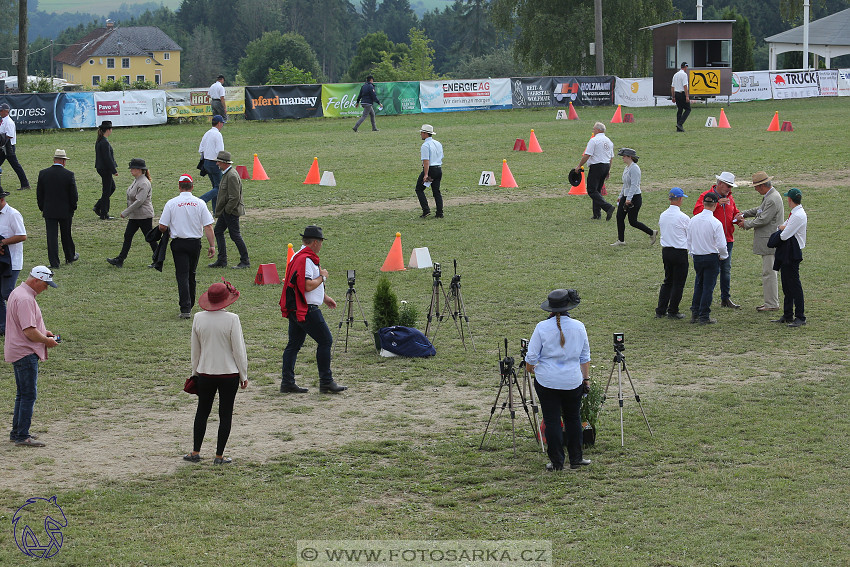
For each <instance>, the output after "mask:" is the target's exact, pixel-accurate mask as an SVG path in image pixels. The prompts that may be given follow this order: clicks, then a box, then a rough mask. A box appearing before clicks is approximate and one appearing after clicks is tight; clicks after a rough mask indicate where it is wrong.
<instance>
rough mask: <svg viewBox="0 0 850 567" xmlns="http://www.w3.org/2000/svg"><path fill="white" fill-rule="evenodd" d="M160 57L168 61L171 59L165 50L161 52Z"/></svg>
mask: <svg viewBox="0 0 850 567" xmlns="http://www.w3.org/2000/svg"><path fill="white" fill-rule="evenodd" d="M162 58H163V60H165V61H168V60H169V59H171V54H170V53H169V52H167V51H166V52H164V53H163V54H162Z"/></svg>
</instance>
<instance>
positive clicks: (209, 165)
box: [201, 159, 224, 213]
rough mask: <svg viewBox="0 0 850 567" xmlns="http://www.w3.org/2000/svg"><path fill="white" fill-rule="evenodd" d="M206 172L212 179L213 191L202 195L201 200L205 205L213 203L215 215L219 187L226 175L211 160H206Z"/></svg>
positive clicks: (216, 163)
mask: <svg viewBox="0 0 850 567" xmlns="http://www.w3.org/2000/svg"><path fill="white" fill-rule="evenodd" d="M204 170H206V172H207V177H209V178H210V183H212V189H210V190H209V191H207V192H206V193H204V194H203V195H201V200H202V201H203V202H204V203H209V202H210V201H212V210H213V213H215V202H216V200H217V199H218V186H219V185H220V184H221V178H222V177H223V176H224V173H223V172H222V171H221V169H219V167H218V162H216V161H214V160H211V159H205V160H204Z"/></svg>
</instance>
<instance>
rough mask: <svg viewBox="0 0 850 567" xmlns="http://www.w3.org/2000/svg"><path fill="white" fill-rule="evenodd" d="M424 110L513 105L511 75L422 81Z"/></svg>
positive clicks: (488, 107) (420, 88) (436, 110)
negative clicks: (497, 77)
mask: <svg viewBox="0 0 850 567" xmlns="http://www.w3.org/2000/svg"><path fill="white" fill-rule="evenodd" d="M419 105H420V106H421V108H422V112H455V111H458V110H490V109H498V108H508V109H509V108H512V107H513V105H512V103H511V81H510V79H468V80H463V81H454V80H447V81H420V83H419Z"/></svg>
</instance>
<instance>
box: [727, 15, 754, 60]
mask: <svg viewBox="0 0 850 567" xmlns="http://www.w3.org/2000/svg"><path fill="white" fill-rule="evenodd" d="M720 18H721V19H723V20H735V23H734V24H732V70H733V71H752V70H753V69H754V68H755V63H754V62H753V47H754V46H755V44H756V41H755V40H754V39H753V34H751V33H750V22H749V20H747V18H745V17H744V16H742V15H741V14H739V13H738V11H737V10H736V9H735V8H726V9H725V10H724V11H723V15H721V16H720Z"/></svg>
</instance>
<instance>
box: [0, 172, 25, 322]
mask: <svg viewBox="0 0 850 567" xmlns="http://www.w3.org/2000/svg"><path fill="white" fill-rule="evenodd" d="M8 196H9V192H8V191H4V190H3V188H2V187H0V255H2V256H3V258H2V259H0V335H5V334H6V301H7V300H8V299H9V294H10V293H12V290H13V289H15V286H16V285H18V275H19V274H20V273H21V269H22V268H23V267H24V244H23V243H24V240H26V239H27V231H26V228H24V217H22V216H21V213H19V212H18V210H17V209H15V208H13V207H12V206H11V205H9V204H8V203H7V202H6V197H8Z"/></svg>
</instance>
